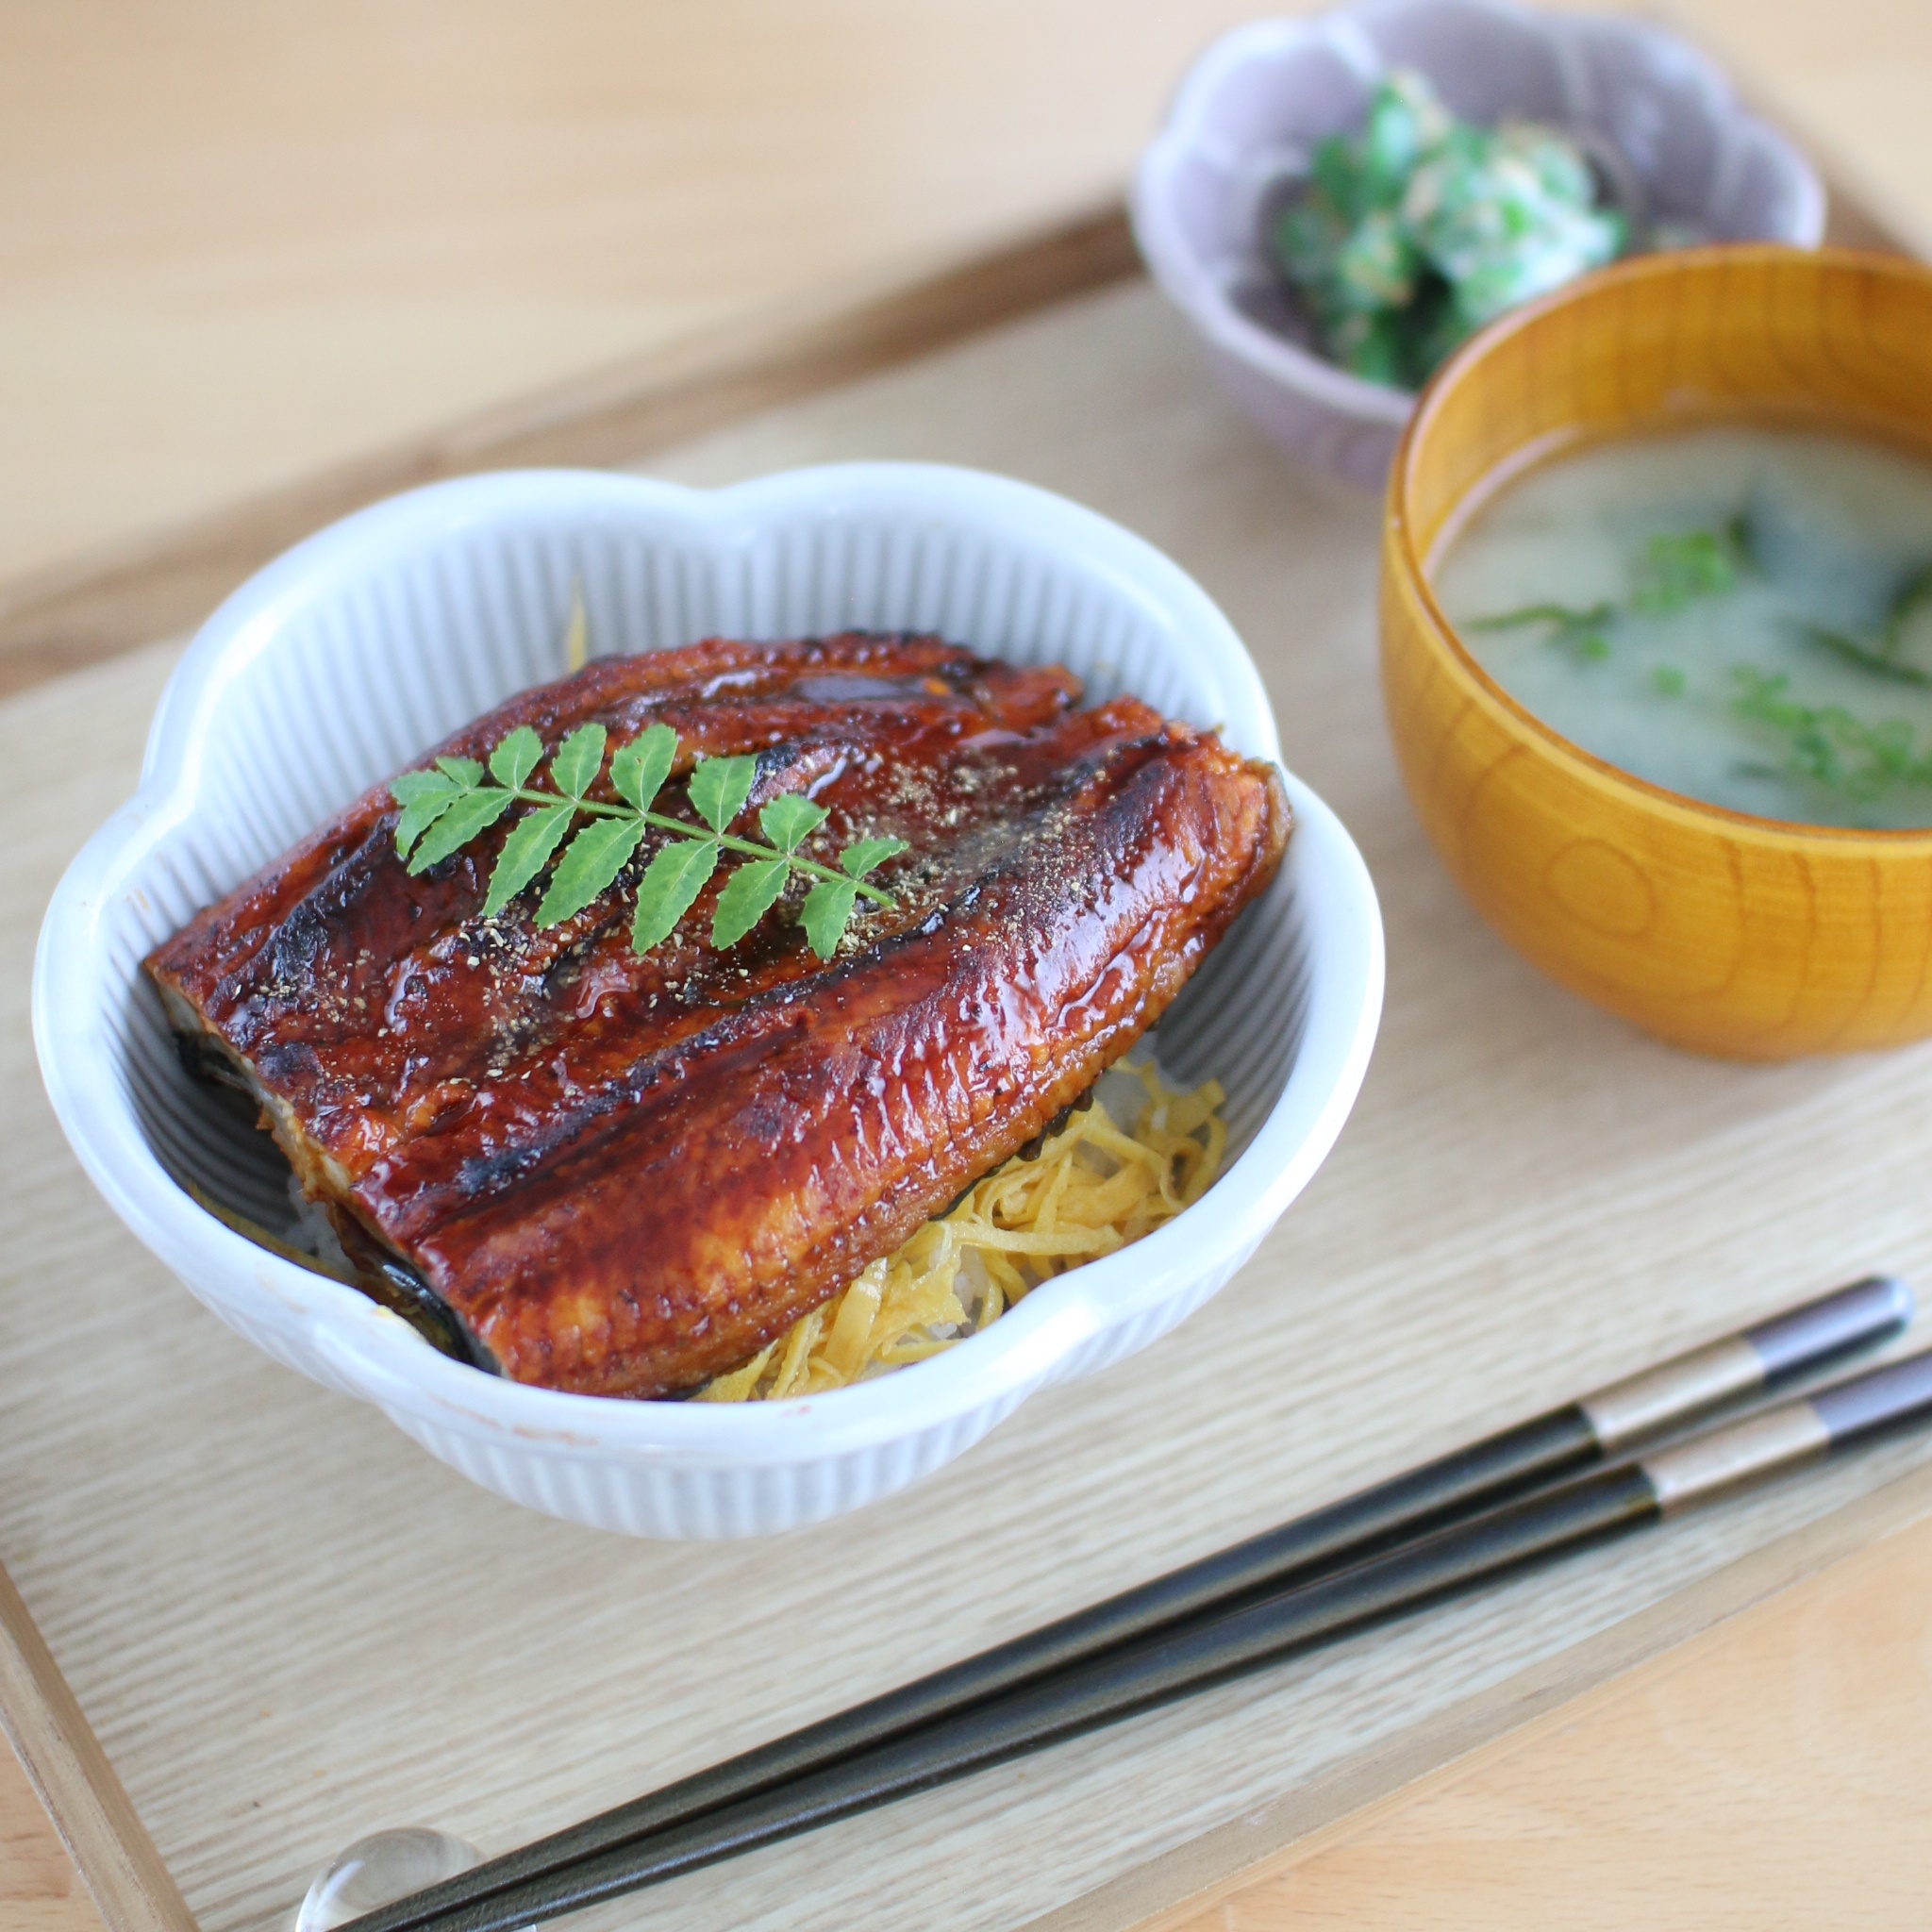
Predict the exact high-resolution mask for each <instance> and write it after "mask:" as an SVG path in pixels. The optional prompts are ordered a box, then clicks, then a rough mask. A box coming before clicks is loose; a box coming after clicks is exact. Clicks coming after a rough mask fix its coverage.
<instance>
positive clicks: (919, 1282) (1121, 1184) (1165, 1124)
mask: <svg viewBox="0 0 1932 1932" xmlns="http://www.w3.org/2000/svg"><path fill="white" fill-rule="evenodd" d="M1123 1076H1124V1077H1123ZM1129 1080H1138V1081H1139V1083H1140V1085H1141V1090H1142V1093H1143V1096H1144V1097H1143V1098H1142V1100H1141V1108H1140V1111H1139V1114H1138V1116H1137V1118H1136V1120H1135V1123H1134V1127H1133V1131H1132V1132H1131V1133H1128V1132H1124V1130H1123V1129H1122V1128H1121V1127H1119V1126H1118V1125H1117V1124H1115V1122H1114V1120H1113V1118H1112V1116H1111V1115H1110V1114H1109V1113H1108V1108H1107V1105H1106V1091H1105V1090H1106V1088H1107V1087H1108V1086H1112V1087H1114V1089H1115V1091H1120V1089H1121V1088H1122V1087H1124V1086H1125V1085H1126V1082H1127V1081H1129ZM1127 1091H1129V1092H1131V1091H1132V1090H1131V1088H1128V1089H1127ZM1225 1098H1226V1095H1225V1094H1224V1093H1223V1091H1222V1089H1221V1083H1220V1081H1218V1080H1209V1081H1208V1084H1207V1085H1206V1086H1205V1087H1197V1088H1196V1089H1195V1090H1194V1091H1192V1092H1191V1093H1181V1092H1176V1091H1174V1090H1173V1089H1172V1088H1170V1087H1168V1086H1167V1085H1166V1084H1165V1083H1164V1082H1163V1081H1162V1080H1161V1078H1160V1075H1159V1074H1158V1073H1157V1072H1156V1071H1155V1068H1154V1065H1153V1062H1152V1061H1151V1060H1147V1061H1141V1062H1139V1063H1136V1064H1133V1065H1128V1064H1126V1063H1122V1064H1121V1065H1119V1066H1117V1067H1115V1068H1114V1069H1113V1070H1112V1072H1111V1073H1109V1074H1108V1075H1107V1076H1105V1078H1104V1080H1103V1083H1102V1091H1100V1092H1098V1093H1096V1094H1095V1096H1094V1098H1093V1102H1092V1104H1091V1106H1090V1107H1089V1108H1087V1109H1086V1111H1085V1112H1084V1113H1076V1114H1075V1115H1074V1117H1073V1119H1072V1120H1071V1121H1069V1122H1068V1124H1066V1126H1065V1127H1063V1128H1062V1129H1061V1130H1060V1131H1059V1132H1058V1134H1056V1135H1054V1136H1053V1138H1052V1139H1051V1140H1049V1141H1047V1143H1046V1145H1045V1146H1044V1147H1043V1148H1041V1151H1040V1153H1039V1154H1038V1156H1036V1157H1035V1158H1033V1159H1031V1160H1028V1159H1025V1158H1023V1157H1021V1156H1019V1155H1015V1156H1014V1157H1013V1158H1012V1159H1011V1160H1009V1161H1008V1162H1007V1164H1006V1165H1005V1166H1004V1167H1002V1168H999V1169H998V1170H996V1171H995V1172H994V1173H992V1174H988V1175H987V1176H986V1178H985V1179H984V1180H982V1181H980V1182H978V1183H977V1184H976V1185H975V1186H974V1189H973V1190H972V1191H971V1192H970V1193H969V1194H968V1195H967V1196H966V1198H965V1199H964V1200H963V1201H961V1202H960V1203H959V1205H958V1207H957V1208H954V1209H953V1210H952V1211H951V1212H950V1213H949V1214H946V1215H945V1216H943V1217H942V1218H941V1219H940V1220H938V1221H928V1222H927V1223H926V1224H925V1225H924V1227H922V1228H921V1229H920V1230H919V1232H918V1233H917V1234H915V1235H914V1236H913V1237H912V1239H911V1240H910V1241H908V1242H906V1244H905V1245H904V1246H903V1247H902V1248H900V1249H899V1250H898V1252H897V1253H896V1254H892V1255H889V1256H887V1257H885V1259H883V1260H880V1261H874V1263H873V1264H872V1266H871V1267H869V1268H868V1269H866V1270H865V1272H864V1273H863V1274H860V1275H859V1276H858V1279H857V1280H855V1281H854V1282H853V1283H852V1284H851V1286H850V1287H849V1288H847V1289H846V1290H845V1291H843V1292H842V1293H841V1294H837V1295H835V1296H833V1298H832V1299H831V1300H830V1301H828V1302H826V1303H825V1304H824V1306H823V1307H817V1308H814V1309H813V1310H812V1311H811V1313H810V1314H808V1315H806V1316H803V1317H802V1318H801V1319H800V1320H799V1321H797V1322H795V1323H794V1324H792V1325H791V1328H789V1329H788V1330H787V1331H786V1332H785V1333H784V1334H783V1335H781V1336H780V1337H779V1338H778V1340H777V1341H774V1342H773V1343H772V1344H771V1345H770V1346H769V1347H767V1348H766V1349H765V1350H764V1351H763V1352H762V1353H761V1354H758V1355H757V1356H754V1357H752V1359H751V1360H750V1361H748V1362H746V1363H745V1365H744V1366H743V1367H742V1368H741V1369H734V1370H733V1371H732V1372H731V1373H730V1374H728V1375H720V1376H719V1377H718V1378H717V1379H716V1380H715V1381H713V1382H710V1383H708V1384H707V1386H706V1387H705V1388H703V1389H701V1390H700V1391H698V1393H697V1395H696V1397H695V1398H694V1399H695V1400H697V1401H699V1402H775V1401H777V1400H778V1399H779V1398H780V1397H781V1396H788V1395H817V1394H819V1393H821V1392H822V1391H824V1390H827V1389H842V1388H843V1387H845V1385H846V1384H847V1383H849V1382H857V1381H860V1380H862V1379H864V1378H865V1377H867V1376H870V1375H874V1374H883V1373H885V1372H886V1371H888V1370H891V1369H897V1368H903V1367H904V1366H905V1365H906V1364H907V1363H908V1362H917V1361H924V1359H925V1358H926V1357H928V1356H933V1355H938V1354H939V1353H940V1352H941V1350H943V1349H948V1348H952V1347H955V1346H956V1345H957V1344H958V1343H959V1342H961V1341H965V1340H966V1338H967V1337H968V1336H969V1335H976V1334H977V1333H978V1332H979V1331H980V1330H981V1329H982V1328H985V1327H987V1326H988V1325H989V1324H991V1323H993V1322H995V1321H997V1320H998V1319H999V1317H1000V1316H1001V1315H1002V1314H1003V1313H1004V1312H1005V1311H1006V1310H1007V1309H1008V1308H1009V1307H1011V1306H1012V1305H1013V1304H1014V1303H1015V1302H1017V1301H1018V1300H1020V1299H1021V1297H1022V1296H1023V1295H1024V1294H1025V1293H1026V1292H1027V1291H1028V1290H1029V1289H1033V1288H1037V1287H1038V1286H1039V1285H1040V1283H1041V1282H1042V1281H1047V1280H1051V1279H1052V1277H1053V1276H1054V1275H1056V1274H1065V1273H1066V1271H1067V1270H1068V1269H1069V1268H1077V1267H1078V1266H1079V1265H1080V1264H1081V1262H1083V1261H1091V1260H1092V1259H1094V1258H1095V1257H1097V1256H1100V1255H1110V1254H1112V1253H1113V1252H1114V1250H1115V1249H1116V1248H1124V1247H1125V1246H1126V1245H1127V1243H1128V1242H1129V1241H1139V1240H1140V1239H1141V1236H1142V1235H1143V1234H1148V1233H1151V1232H1152V1231H1153V1230H1154V1229H1155V1228H1157V1227H1158V1226H1160V1225H1161V1224H1163V1223H1164V1222H1168V1221H1172V1220H1173V1219H1174V1216H1175V1215H1176V1214H1178V1213H1180V1211H1181V1210H1182V1209H1183V1208H1191V1207H1192V1206H1193V1204H1194V1203H1195V1202H1196V1201H1198V1200H1199V1199H1200V1198H1201V1196H1202V1195H1203V1194H1205V1193H1206V1192H1207V1191H1208V1188H1209V1187H1210V1186H1212V1184H1213V1181H1214V1176H1215V1174H1216V1173H1217V1172H1218V1171H1219V1170H1220V1166H1221V1160H1222V1156H1223V1155H1224V1153H1225V1151H1226V1148H1227V1127H1226V1125H1225V1124H1224V1122H1223V1121H1222V1119H1221V1111H1220V1110H1221V1107H1222V1104H1223V1102H1224V1100H1225ZM1123 1111H1124V1108H1123Z"/></svg>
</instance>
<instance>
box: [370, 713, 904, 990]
mask: <svg viewBox="0 0 1932 1932" xmlns="http://www.w3.org/2000/svg"><path fill="white" fill-rule="evenodd" d="M606 742H607V737H606V733H605V729H604V726H603V725H601V724H584V725H580V726H579V727H578V728H577V729H576V730H575V731H573V732H572V733H571V734H570V735H569V737H567V738H566V739H564V741H563V742H562V743H561V744H559V745H558V747H557V749H556V751H555V752H554V753H552V754H551V755H550V771H549V777H550V784H549V786H548V787H547V788H542V787H538V786H535V785H533V784H532V783H531V782H530V781H531V779H532V778H534V777H535V775H536V774H537V771H538V768H539V767H540V766H541V764H542V762H543V758H544V748H543V741H542V740H541V739H540V738H539V737H538V736H537V734H536V733H535V732H534V731H532V730H531V729H530V727H529V726H528V725H527V724H523V725H519V726H518V727H517V729H516V730H514V731H512V732H510V733H509V734H508V736H507V737H506V738H505V739H504V740H503V741H502V742H501V743H499V744H498V745H497V746H496V748H495V749H494V750H493V751H492V752H491V754H490V758H489V767H488V771H487V773H486V771H485V768H484V766H483V765H480V764H478V763H477V762H476V760H475V759H474V758H438V759H437V761H436V763H435V765H434V766H433V767H432V768H430V769H428V770H425V771H420V772H406V773H405V774H403V775H402V776H401V777H400V778H398V779H396V781H395V782H394V783H393V784H392V785H391V787H390V795H391V797H392V798H393V799H394V800H395V802H396V804H397V805H398V806H399V807H400V808H402V809H401V816H400V817H399V819H398V820H397V823H396V850H397V851H398V852H399V853H401V854H402V856H403V857H404V858H406V859H407V860H408V867H409V871H410V872H411V873H412V874H420V873H425V872H427V871H428V870H429V868H430V867H431V866H433V865H437V864H440V863H441V861H442V860H443V859H445V858H450V857H451V856H452V855H453V854H455V853H457V852H458V851H460V850H461V849H462V847H463V846H465V845H467V844H468V843H469V842H470V841H471V840H473V839H475V838H478V837H480V836H481V835H482V834H483V833H484V832H486V831H488V830H489V829H490V828H491V826H492V825H494V824H496V823H497V821H498V820H499V819H501V818H503V817H504V815H505V814H506V813H507V812H508V810H509V809H510V808H511V807H512V806H515V805H524V806H527V807H529V808H530V809H529V810H528V811H526V812H525V814H524V815H523V816H522V817H521V818H519V819H518V820H517V822H516V823H515V824H514V825H512V826H511V828H510V833H509V837H508V839H506V840H505V841H504V842H503V849H502V851H501V852H500V853H498V855H497V858H496V864H495V866H494V867H493V868H492V870H491V874H490V887H489V891H488V894H487V896H486V897H485V900H484V903H483V913H484V917H485V918H490V917H492V916H494V915H495V914H497V913H500V912H501V911H503V910H504V908H506V907H507V906H508V904H509V903H510V901H511V900H512V899H514V898H515V897H516V896H517V895H518V894H519V893H520V892H523V891H527V890H528V889H529V888H530V887H532V886H533V885H534V884H535V883H536V881H537V878H538V875H539V874H541V872H542V871H543V869H544V867H545V866H546V865H548V864H549V862H550V860H551V858H552V856H553V855H554V854H556V853H557V851H558V847H559V846H561V847H562V857H561V858H558V861H557V865H556V868H555V870H554V871H553V872H552V873H551V874H550V878H549V883H548V884H547V885H546V886H545V887H544V890H543V896H542V898H541V900H540V901H539V903H538V906H537V924H538V925H539V926H553V925H560V924H563V922H564V921H565V920H567V919H574V918H575V916H576V915H577V914H578V913H579V912H581V911H583V909H584V908H586V907H587V906H589V905H591V903H592V901H594V900H596V899H598V898H600V897H602V896H603V894H604V893H606V892H607V891H609V890H610V888H611V887H612V886H614V885H615V884H616V883H617V879H618V875H619V874H621V873H622V872H623V871H624V869H625V866H626V865H627V864H628V863H629V862H630V859H631V858H632V857H633V855H634V854H635V853H636V852H637V850H638V848H639V846H640V845H641V844H642V843H643V841H644V837H645V834H646V833H647V832H648V831H651V830H656V831H659V832H664V833H667V834H669V837H668V838H667V839H666V841H665V842H664V843H663V844H661V845H660V846H659V847H658V851H657V852H656V854H655V855H654V856H653V857H652V859H651V862H650V863H649V864H648V865H647V866H646V867H645V868H644V870H643V873H642V874H641V877H640V878H639V880H638V884H637V908H636V912H635V914H634V916H633V918H632V922H631V936H630V937H631V948H632V950H633V951H634V952H637V953H647V952H649V951H650V950H651V948H652V947H653V946H655V945H658V943H659V942H660V941H663V940H665V939H667V938H668V937H669V936H670V934H671V932H672V929H673V928H674V927H675V925H676V924H677V922H678V921H679V920H680V919H682V918H683V917H684V915H685V914H686V913H687V912H688V911H690V910H691V907H692V906H693V905H694V904H695V903H696V901H697V897H698V894H699V893H700V892H702V891H704V889H705V887H706V886H707V885H708V883H709V882H710V879H711V877H712V874H714V873H715V872H716V871H717V869H718V867H719V864H720V863H721V862H722V860H723V859H724V856H725V855H726V854H727V853H729V854H731V855H734V856H736V857H738V858H741V859H742V860H743V861H744V862H743V863H741V864H740V865H739V866H738V867H737V868H736V869H735V870H734V871H733V872H732V873H731V874H729V876H728V877H727V878H726V879H725V881H724V890H723V891H721V892H720V893H719V894H718V903H717V906H716V907H715V908H714V909H713V912H712V916H711V943H712V945H713V946H715V947H717V948H719V949H720V950H721V951H722V950H723V949H724V948H725V947H727V946H734V945H736V944H737V943H738V941H740V940H741V939H742V938H743V937H744V936H745V934H746V933H748V932H750V931H751V929H752V928H753V927H754V926H755V925H757V924H758V921H759V920H761V919H762V918H764V916H765V915H766V913H768V912H769V911H770V910H771V909H772V908H773V907H774V905H776V904H777V902H778V898H779V896H780V894H781V893H783V891H784V890H785V888H786V886H787V885H788V884H790V883H791V878H792V876H793V874H798V875H800V876H803V877H806V878H809V879H811V880H812V881H813V882H814V883H813V884H812V887H811V890H810V891H808V893H807V894H806V897H805V905H804V908H803V909H802V912H801V915H800V916H801V922H802V924H804V926H805V933H806V938H807V939H808V941H810V944H811V949H812V951H813V952H814V953H816V954H817V955H818V957H819V958H821V959H829V958H831V957H832V955H833V954H834V952H836V951H837V949H838V945H839V941H840V939H841V936H842V935H843V933H844V931H845V927H846V925H847V924H848V923H849V922H850V920H851V918H852V914H853V912H854V910H855V909H856V908H857V905H858V900H859V899H860V898H861V897H864V898H866V899H870V900H872V901H873V902H874V904H876V905H880V906H890V905H891V904H892V903H893V902H892V896H891V893H890V892H887V891H882V890H881V889H880V888H879V887H877V886H874V885H870V884H868V883H867V879H868V876H869V875H870V874H872V873H873V872H874V871H875V870H876V869H877V868H878V867H879V866H881V865H883V864H884V863H885V862H886V860H887V859H889V858H894V857H896V855H898V854H899V853H901V852H904V851H905V850H906V849H907V846H906V842H905V841H904V840H902V839H859V840H857V841H854V842H853V843H852V844H850V845H847V846H846V847H845V848H844V850H843V851H841V853H840V854H839V862H838V866H837V868H836V869H834V868H833V867H831V866H828V865H823V864H821V863H819V862H818V861H817V860H816V859H812V858H807V857H806V856H805V854H804V852H803V850H802V847H803V846H804V845H805V843H806V841H808V840H809V839H810V838H811V836H812V835H813V834H814V833H815V832H816V831H817V830H818V828H819V827H820V826H821V825H822V824H824V820H825V810H824V807H823V806H819V805H814V804H812V802H811V801H810V800H809V799H806V798H799V797H796V796H793V795H790V794H788V795H785V796H782V797H778V798H774V799H773V800H772V801H771V803H770V804H769V805H766V806H764V807H763V808H761V809H760V810H759V812H758V826H759V829H760V830H761V831H762V832H763V833H764V835H765V840H766V841H768V842H764V843H760V842H759V841H757V840H754V839H744V838H738V837H735V836H733V834H732V833H731V832H730V830H729V829H728V828H729V826H730V824H731V823H732V821H733V820H734V819H736V818H737V817H738V815H739V813H740V812H741V811H742V810H743V809H744V805H745V801H746V800H747V799H748V798H749V797H750V796H751V789H752V784H753V781H754V780H755V779H756V777H757V775H758V760H757V759H756V758H746V757H740V758H700V759H699V760H698V761H697V763H696V764H695V765H694V766H693V768H692V770H691V779H690V782H689V785H688V787H687V790H688V791H689V795H690V798H691V806H692V807H693V808H694V809H695V810H696V812H697V814H698V817H699V820H700V821H701V823H698V824H693V823H692V822H691V820H689V819H681V818H673V817H671V816H670V815H668V814H667V813H664V812H659V811H654V810H653V809H652V807H653V805H654V804H655V803H656V801H657V797H658V792H659V791H661V790H662V788H663V785H664V781H665V779H666V778H667V777H668V776H669V775H670V774H671V768H672V765H673V764H674V763H675V760H676V757H677V733H676V732H675V731H674V730H673V729H672V728H671V726H670V725H668V724H653V725H652V726H650V728H649V729H648V730H646V731H643V732H641V733H640V734H639V735H638V736H637V737H636V738H634V739H632V740H630V741H628V742H627V743H625V744H623V745H620V746H619V747H618V749H617V751H616V753H615V754H614V755H613V756H612V758H610V761H609V773H610V787H611V790H612V791H615V792H616V793H617V802H615V803H611V802H608V801H604V800H599V799H592V798H591V797H589V796H587V793H588V792H589V791H590V790H591V786H592V785H594V784H595V783H596V781H597V778H598V776H599V774H601V773H602V772H603V771H604V768H605V757H604V754H605V748H606ZM581 821H588V823H580V822H581ZM573 827H576V829H575V832H574V833H573ZM566 836H569V840H570V842H569V843H568V844H565V843H564V840H565V838H566Z"/></svg>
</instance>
